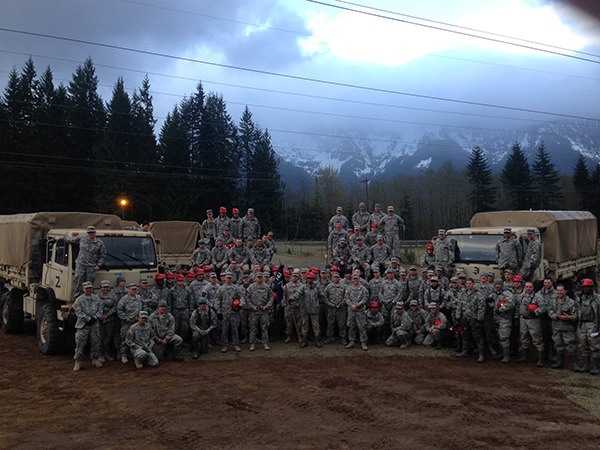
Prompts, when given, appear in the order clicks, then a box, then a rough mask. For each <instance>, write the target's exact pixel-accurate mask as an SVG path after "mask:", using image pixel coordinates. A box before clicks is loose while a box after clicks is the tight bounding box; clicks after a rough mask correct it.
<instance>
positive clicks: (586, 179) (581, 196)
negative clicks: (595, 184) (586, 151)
mask: <svg viewBox="0 0 600 450" xmlns="http://www.w3.org/2000/svg"><path fill="white" fill-rule="evenodd" d="M573 185H574V186H575V192H576V193H577V198H578V203H579V208H580V209H583V210H588V209H589V208H590V194H589V187H590V172H589V170H588V168H587V164H586V163H585V158H584V157H583V155H582V154H580V155H579V157H578V158H577V161H576V162H575V168H574V171H573Z"/></svg>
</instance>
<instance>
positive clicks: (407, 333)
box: [385, 307, 414, 348]
mask: <svg viewBox="0 0 600 450" xmlns="http://www.w3.org/2000/svg"><path fill="white" fill-rule="evenodd" d="M390 328H391V333H390V336H389V337H388V338H387V340H386V341H385V345H386V346H387V347H395V346H397V345H402V346H403V347H404V348H406V347H408V346H409V345H410V341H411V337H412V335H414V333H413V332H412V320H411V318H410V316H409V315H408V313H407V312H406V311H404V308H399V307H396V308H395V309H394V310H393V311H392V316H391V318H390Z"/></svg>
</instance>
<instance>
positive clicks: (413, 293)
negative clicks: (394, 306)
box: [406, 275, 423, 301]
mask: <svg viewBox="0 0 600 450" xmlns="http://www.w3.org/2000/svg"><path fill="white" fill-rule="evenodd" d="M421 283H423V279H422V278H421V277H419V276H418V275H416V276H414V275H409V276H408V277H407V279H406V284H407V286H408V298H407V301H410V300H419V291H420V289H421Z"/></svg>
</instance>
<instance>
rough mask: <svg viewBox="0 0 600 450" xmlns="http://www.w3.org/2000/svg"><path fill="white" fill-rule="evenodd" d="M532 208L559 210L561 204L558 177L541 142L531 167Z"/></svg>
mask: <svg viewBox="0 0 600 450" xmlns="http://www.w3.org/2000/svg"><path fill="white" fill-rule="evenodd" d="M531 175H532V177H531V178H532V182H531V187H532V207H533V208H534V209H559V208H560V205H561V202H562V192H561V187H560V176H559V175H558V171H557V170H556V167H555V166H554V164H553V163H552V161H551V160H550V156H549V155H548V152H546V147H545V145H544V143H543V142H541V143H540V145H539V146H538V149H537V152H536V154H535V160H534V162H533V165H532V166H531Z"/></svg>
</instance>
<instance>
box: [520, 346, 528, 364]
mask: <svg viewBox="0 0 600 450" xmlns="http://www.w3.org/2000/svg"><path fill="white" fill-rule="evenodd" d="M517 362H518V363H526V362H529V349H521V356H520V357H519V358H518V359H517Z"/></svg>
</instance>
